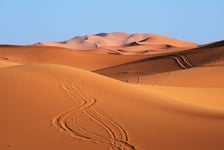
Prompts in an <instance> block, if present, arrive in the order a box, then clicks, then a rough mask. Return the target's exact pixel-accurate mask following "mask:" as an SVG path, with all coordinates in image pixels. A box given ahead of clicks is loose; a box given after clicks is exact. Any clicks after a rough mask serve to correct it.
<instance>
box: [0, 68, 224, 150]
mask: <svg viewBox="0 0 224 150" xmlns="http://www.w3.org/2000/svg"><path fill="white" fill-rule="evenodd" d="M0 83H1V100H0V118H1V124H0V133H1V134H0V148H1V149H16V150H30V149H33V150H35V149H36V150H39V149H54V150H61V149H67V150H70V149H71V150H72V149H98V150H104V149H108V148H111V149H129V150H148V149H152V150H161V149H167V148H169V149H172V150H180V149H181V150H189V149H191V150H198V149H203V150H211V149H215V150H222V149H223V147H224V143H223V138H224V130H223V126H224V110H223V109H222V108H221V107H215V106H214V107H213V106H211V107H207V106H206V105H204V102H203V101H198V102H195V103H190V102H187V101H182V100H179V99H173V98H172V97H170V98H168V97H167V96H166V95H160V94H158V93H155V92H153V90H150V88H149V89H148V88H142V87H140V86H138V85H132V84H128V83H124V82H121V81H117V80H114V79H110V78H107V77H104V76H101V75H97V74H95V73H91V72H88V71H84V70H81V69H76V68H74V67H66V66H62V65H43V64H42V65H41V64H32V65H18V66H11V67H4V68H0ZM161 89H164V88H161ZM158 90H160V87H158ZM205 94H206V93H205ZM222 96H223V95H222ZM220 98H221V97H220ZM220 104H222V102H221V99H220Z"/></svg>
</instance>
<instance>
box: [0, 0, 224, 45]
mask: <svg viewBox="0 0 224 150" xmlns="http://www.w3.org/2000/svg"><path fill="white" fill-rule="evenodd" d="M114 31H119V32H128V33H156V34H162V35H166V36H170V37H173V38H177V39H182V40H186V41H192V42H197V43H207V42H212V41H216V40H224V38H223V37H224V0H0V44H29V43H35V42H39V41H62V40H66V39H70V38H72V37H74V36H77V35H86V34H95V33H100V32H114Z"/></svg>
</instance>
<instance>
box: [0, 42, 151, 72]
mask: <svg viewBox="0 0 224 150" xmlns="http://www.w3.org/2000/svg"><path fill="white" fill-rule="evenodd" d="M146 57H147V56H137V55H134V56H128V57H127V56H122V55H102V54H96V53H94V52H91V51H88V52H82V51H73V50H71V49H66V48H60V47H48V46H41V47H40V46H0V58H2V59H7V60H8V61H11V62H14V63H20V64H30V63H50V64H62V65H68V66H74V67H78V68H83V69H87V70H97V69H102V68H105V67H109V66H114V65H118V64H123V63H127V62H131V61H134V60H139V59H143V58H146Z"/></svg>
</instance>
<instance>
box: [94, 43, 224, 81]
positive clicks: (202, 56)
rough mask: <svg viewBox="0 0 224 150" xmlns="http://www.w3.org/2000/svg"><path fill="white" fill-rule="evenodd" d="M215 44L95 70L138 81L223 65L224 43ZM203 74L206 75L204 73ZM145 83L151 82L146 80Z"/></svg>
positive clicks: (113, 76)
mask: <svg viewBox="0 0 224 150" xmlns="http://www.w3.org/2000/svg"><path fill="white" fill-rule="evenodd" d="M215 45H216V44H213V43H212V44H209V46H208V45H206V46H201V47H199V48H195V49H188V50H184V51H176V52H167V53H160V55H159V53H158V54H155V55H151V56H150V55H149V57H148V58H145V59H142V60H137V61H133V62H130V63H126V64H121V65H115V66H112V67H107V68H104V69H99V70H95V72H96V73H99V74H102V75H106V76H109V77H112V78H116V79H119V80H123V81H127V82H133V83H136V82H139V79H140V78H141V79H143V78H144V79H146V78H147V76H148V77H149V75H152V74H155V77H157V76H160V75H161V74H159V75H157V74H158V73H164V75H163V77H165V76H166V75H167V74H168V73H169V72H171V71H177V70H183V69H189V68H195V67H202V66H204V67H205V66H218V65H219V66H221V65H222V64H223V58H224V45H219V46H215ZM195 70H197V71H198V70H205V69H204V68H199V69H197V68H195ZM219 71H221V72H220V74H222V72H223V71H222V69H220V70H219ZM219 71H218V72H219ZM187 72H188V70H186V71H185V72H184V73H183V74H184V75H186V76H187V75H191V74H190V73H189V74H188V73H187ZM199 72H200V71H199ZM192 73H193V72H192ZM215 74H217V73H215ZM192 75H193V74H192ZM202 76H204V74H203V73H202ZM152 77H153V76H152ZM163 77H162V78H163ZM149 78H150V77H149ZM208 78H209V77H208ZM144 79H143V80H144ZM211 79H213V78H211ZM147 80H148V79H147ZM174 80H176V79H174ZM183 80H184V79H183ZM193 80H194V79H193ZM186 82H188V80H186ZM143 83H149V82H148V81H145V80H144V81H143ZM181 83H182V82H181Z"/></svg>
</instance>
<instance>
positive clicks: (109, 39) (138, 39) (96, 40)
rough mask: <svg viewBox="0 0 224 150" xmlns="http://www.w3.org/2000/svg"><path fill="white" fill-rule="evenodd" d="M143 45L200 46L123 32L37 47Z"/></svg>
mask: <svg viewBox="0 0 224 150" xmlns="http://www.w3.org/2000/svg"><path fill="white" fill-rule="evenodd" d="M132 43H135V44H137V45H141V44H144V45H145V44H151V45H152V44H154V45H157V44H163V45H166V46H168V47H170V46H171V47H172V46H174V47H187V48H189V47H190V48H192V47H197V46H198V45H197V44H195V43H191V42H185V41H181V40H176V39H173V38H169V37H165V36H161V35H157V34H140V33H139V34H128V33H122V32H112V33H99V34H95V35H87V36H78V37H74V38H72V39H70V40H67V41H63V42H40V43H37V44H35V45H44V46H59V47H65V48H70V49H79V50H87V49H94V48H99V47H103V46H123V45H132Z"/></svg>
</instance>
